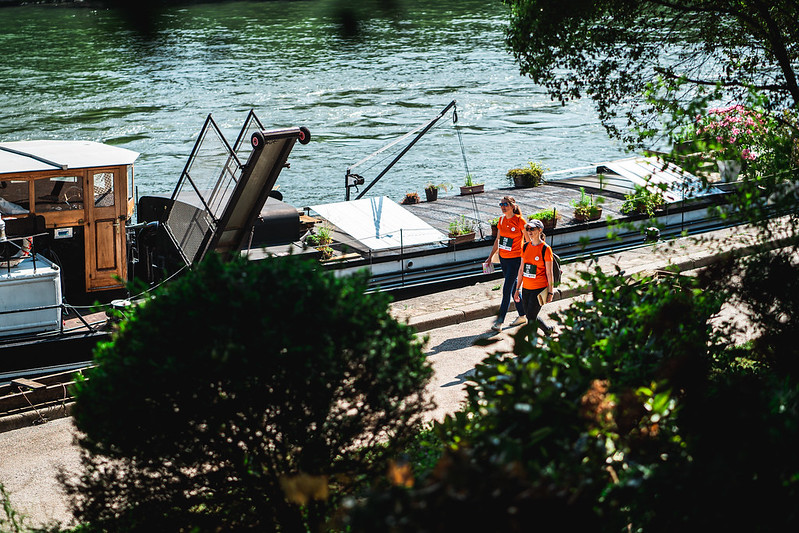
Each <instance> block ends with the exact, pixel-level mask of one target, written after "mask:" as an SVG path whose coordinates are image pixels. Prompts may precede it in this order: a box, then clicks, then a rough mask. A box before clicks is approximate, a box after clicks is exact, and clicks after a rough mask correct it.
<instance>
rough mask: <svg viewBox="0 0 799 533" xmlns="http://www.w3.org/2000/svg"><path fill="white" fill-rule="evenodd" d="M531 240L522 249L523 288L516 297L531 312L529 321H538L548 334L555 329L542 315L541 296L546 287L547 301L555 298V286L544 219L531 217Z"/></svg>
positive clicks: (519, 280) (519, 278)
mask: <svg viewBox="0 0 799 533" xmlns="http://www.w3.org/2000/svg"><path fill="white" fill-rule="evenodd" d="M524 231H525V234H526V236H527V239H528V240H529V241H530V242H529V243H527V244H525V245H524V246H523V249H522V256H521V265H520V266H519V270H518V271H517V279H516V283H517V285H518V286H519V287H520V289H519V291H518V292H515V293H514V295H513V299H514V301H516V302H519V301H521V302H522V305H523V306H524V310H525V312H526V313H527V321H528V322H530V321H533V320H535V321H537V323H538V327H539V328H541V329H542V330H543V331H544V333H545V334H547V335H549V334H550V333H552V328H551V327H550V326H547V324H546V323H545V322H544V320H543V319H542V318H541V317H540V316H538V313H539V312H540V311H541V306H542V303H541V301H540V300H539V298H538V295H539V294H540V293H542V292H544V291H545V290H546V291H547V297H546V300H545V302H544V303H549V302H551V301H552V297H553V295H554V290H555V287H554V286H553V285H552V280H553V279H554V278H553V277H552V248H550V247H549V246H548V245H547V244H546V243H545V242H544V224H543V223H542V222H541V221H540V220H535V219H534V220H530V221H529V222H528V223H527V225H525V227H524Z"/></svg>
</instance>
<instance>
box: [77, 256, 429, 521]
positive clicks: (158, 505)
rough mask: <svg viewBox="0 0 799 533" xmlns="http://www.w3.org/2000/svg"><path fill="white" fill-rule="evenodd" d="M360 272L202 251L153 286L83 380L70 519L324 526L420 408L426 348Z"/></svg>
mask: <svg viewBox="0 0 799 533" xmlns="http://www.w3.org/2000/svg"><path fill="white" fill-rule="evenodd" d="M366 281H367V280H366V278H365V276H360V275H359V276H355V277H352V278H336V277H335V276H333V275H332V274H329V273H321V272H319V271H317V270H316V269H315V265H314V264H313V262H310V261H306V260H302V259H299V258H285V259H269V260H265V261H261V262H257V263H256V262H247V261H245V260H241V259H238V260H234V261H233V262H231V263H229V264H225V263H221V262H220V261H219V259H217V258H216V257H210V258H209V259H208V260H206V261H205V262H204V263H203V264H201V265H199V266H198V267H196V268H195V269H193V270H192V271H190V272H189V273H187V274H186V275H185V276H184V277H182V278H180V279H178V280H176V281H174V282H172V283H170V284H168V285H166V286H165V287H163V288H161V289H160V290H158V291H156V293H155V294H154V295H153V296H152V297H151V298H150V299H149V300H148V301H147V302H146V303H144V304H143V305H141V306H139V307H138V308H137V309H136V311H135V313H134V314H133V315H132V316H131V317H129V318H128V319H127V320H126V321H124V322H123V323H122V324H121V325H120V328H119V331H118V332H117V333H115V335H114V338H113V340H112V341H111V342H108V343H105V344H103V345H101V346H100V347H99V348H98V349H97V351H96V354H95V357H96V362H97V364H98V366H97V367H96V369H94V370H92V371H91V372H90V373H87V375H88V380H87V381H85V382H83V383H81V384H80V385H79V387H78V388H77V395H76V397H77V403H76V407H75V422H76V425H77V427H78V428H79V429H80V430H81V431H82V432H84V436H83V437H82V438H81V440H80V443H81V445H82V446H83V447H84V449H85V450H86V452H85V454H84V464H85V467H86V471H85V472H84V473H83V475H82V477H81V479H80V480H79V482H78V483H76V484H73V485H72V486H71V487H70V491H71V494H72V495H73V496H74V497H76V507H75V510H76V516H77V517H78V518H79V519H80V520H82V521H84V522H87V523H91V524H92V525H93V526H94V527H96V528H97V529H101V530H113V531H133V530H135V531H141V530H146V529H150V530H153V531H192V530H197V531H218V530H225V531H243V530H257V531H298V530H300V531H305V530H312V531H315V530H316V529H317V528H319V527H320V525H321V524H322V523H324V520H325V519H326V516H327V515H328V514H329V512H330V508H331V506H333V505H334V504H335V503H336V501H337V498H338V497H340V496H341V495H342V494H346V493H348V492H349V491H352V490H354V488H355V487H357V486H358V485H359V484H360V483H361V482H363V481H365V480H367V479H369V478H371V477H372V476H375V475H378V474H379V475H382V474H383V473H384V472H385V468H386V460H387V458H389V457H392V456H394V455H395V454H396V453H397V452H398V451H401V450H402V449H404V447H405V446H406V445H407V443H408V442H409V441H410V440H411V439H412V438H413V437H414V434H415V425H414V421H415V420H417V419H418V417H419V415H420V413H422V412H423V411H424V410H426V409H427V408H428V407H429V405H428V402H427V401H426V400H425V399H424V398H423V389H424V386H425V384H426V383H427V381H428V380H429V378H430V375H431V368H430V366H429V364H428V363H427V362H426V360H425V357H424V355H423V353H422V350H421V345H420V342H419V341H417V340H415V337H414V335H413V333H412V331H411V330H410V329H409V328H408V327H407V326H405V325H402V324H399V323H398V322H397V321H396V320H394V319H393V318H392V317H391V316H390V315H389V313H388V297H387V296H385V295H383V294H380V293H370V294H364V291H365V289H366V287H367V284H366ZM328 494H331V495H332V496H330V498H329V499H328V498H327V495H328Z"/></svg>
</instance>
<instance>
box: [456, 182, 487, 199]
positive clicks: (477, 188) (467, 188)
mask: <svg viewBox="0 0 799 533" xmlns="http://www.w3.org/2000/svg"><path fill="white" fill-rule="evenodd" d="M484 187H485V184H483V183H481V184H479V185H461V196H466V195H467V194H479V193H481V192H483V188H484Z"/></svg>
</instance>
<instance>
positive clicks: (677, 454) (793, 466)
mask: <svg viewBox="0 0 799 533" xmlns="http://www.w3.org/2000/svg"><path fill="white" fill-rule="evenodd" d="M584 279H585V280H586V281H587V282H588V283H590V285H591V288H592V296H593V298H592V300H590V301H587V302H583V303H575V304H573V306H572V307H571V308H569V309H567V310H566V311H565V312H564V313H563V315H562V316H560V317H558V318H557V319H558V320H559V321H560V322H561V324H562V325H563V326H564V328H565V330H564V331H563V332H562V333H561V334H560V336H559V338H558V339H557V340H545V341H544V342H543V343H542V345H540V346H539V345H536V344H531V343H529V342H527V341H525V340H524V337H525V336H526V335H528V334H532V333H533V332H532V331H525V330H524V329H523V330H522V331H520V332H519V334H518V335H517V337H516V347H515V350H514V352H515V355H512V354H503V353H497V354H495V355H493V356H490V357H489V358H488V359H486V360H485V361H484V362H483V363H482V364H481V365H479V366H478V367H477V370H476V374H475V378H474V383H470V384H469V385H468V401H467V405H466V407H465V408H464V409H463V410H462V411H460V412H458V413H456V414H455V416H453V417H450V418H448V419H447V420H446V421H445V422H444V423H443V424H441V425H439V426H438V428H437V429H438V431H439V434H440V436H441V438H442V440H444V442H445V443H446V447H445V450H444V455H443V457H442V459H441V461H440V462H439V464H438V465H437V467H436V468H435V469H434V470H433V471H432V472H431V473H430V474H429V475H426V476H424V477H421V478H420V479H418V480H417V483H416V486H415V487H414V488H412V489H406V488H402V487H391V488H388V489H385V490H376V491H374V492H373V493H372V495H371V496H370V497H369V498H368V499H366V501H365V502H364V503H362V504H361V505H360V506H356V507H355V509H354V510H353V512H352V513H351V515H350V516H349V521H348V525H350V526H351V527H352V530H353V531H370V530H374V528H375V527H381V528H387V529H391V530H393V531H409V532H410V531H422V530H426V531H455V530H458V529H459V528H462V527H466V526H468V525H472V526H474V527H478V528H479V527H486V528H488V529H492V530H498V531H499V530H503V531H513V530H522V529H524V528H525V527H529V525H530V524H535V525H538V526H541V527H542V528H544V529H546V528H557V529H558V530H564V531H569V530H577V528H584V527H590V528H591V529H593V530H599V531H609V532H610V531H621V530H626V529H628V528H631V530H633V531H664V532H665V531H700V530H701V531H709V530H719V531H721V530H727V529H733V528H743V529H748V530H756V531H778V530H779V531H784V530H791V529H795V528H796V526H797V525H799V514H797V511H796V509H797V508H799V507H798V506H797V503H799V491H797V489H798V488H799V487H797V480H799V458H797V457H796V454H795V453H793V452H792V451H791V450H795V449H796V447H797V445H799V423H797V420H799V418H797V415H799V386H798V385H797V383H799V381H798V380H797V379H796V378H795V377H794V376H789V375H786V374H785V373H784V372H782V371H781V370H780V369H778V368H777V367H775V366H772V365H770V364H769V361H768V360H767V359H762V358H760V360H761V363H760V364H759V365H755V366H754V367H752V366H747V365H744V364H742V363H741V360H742V359H753V360H758V359H759V355H758V353H755V352H760V351H762V350H763V348H762V346H761V348H755V347H756V346H760V345H759V344H758V343H752V344H750V345H748V346H747V347H739V348H738V349H737V350H731V349H730V346H728V342H729V340H730V339H731V334H732V333H733V330H732V329H728V326H727V325H724V324H722V325H721V326H718V325H717V326H715V327H713V326H711V323H712V322H710V321H709V319H711V318H712V317H713V316H714V315H715V314H716V312H717V311H718V309H719V307H720V305H721V302H722V301H723V299H724V298H725V297H726V293H720V292H717V291H714V292H711V291H705V290H702V289H703V288H707V287H710V286H711V285H712V284H713V283H714V282H715V281H716V280H715V279H714V278H713V276H710V277H709V278H708V279H702V280H695V279H691V278H685V277H679V276H669V277H666V278H664V279H662V278H644V279H641V280H638V281H632V282H631V281H628V280H625V279H624V278H623V277H621V276H619V275H614V276H606V275H604V274H602V273H600V272H598V271H597V272H596V273H594V274H584ZM787 289H788V290H787V291H785V293H786V294H784V295H782V296H778V298H779V299H780V300H782V301H784V302H794V301H796V298H797V296H799V290H797V287H795V284H792V285H790V286H789V287H787ZM789 293H790V294H789ZM769 297H772V295H769ZM792 325H793V326H794V327H795V326H796V323H795V321H794V322H793V323H792ZM769 338H773V337H768V336H766V335H764V336H761V337H760V339H761V340H762V341H763V342H767V339H769Z"/></svg>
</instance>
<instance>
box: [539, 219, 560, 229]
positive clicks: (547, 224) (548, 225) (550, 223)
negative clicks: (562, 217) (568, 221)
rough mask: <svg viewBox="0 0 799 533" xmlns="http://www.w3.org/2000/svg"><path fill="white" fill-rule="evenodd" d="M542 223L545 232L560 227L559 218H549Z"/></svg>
mask: <svg viewBox="0 0 799 533" xmlns="http://www.w3.org/2000/svg"><path fill="white" fill-rule="evenodd" d="M541 223H542V224H543V225H544V230H548V229H555V226H557V225H558V219H557V218H548V219H546V220H543V219H542V220H541Z"/></svg>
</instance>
